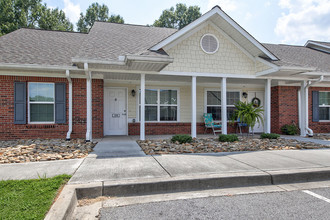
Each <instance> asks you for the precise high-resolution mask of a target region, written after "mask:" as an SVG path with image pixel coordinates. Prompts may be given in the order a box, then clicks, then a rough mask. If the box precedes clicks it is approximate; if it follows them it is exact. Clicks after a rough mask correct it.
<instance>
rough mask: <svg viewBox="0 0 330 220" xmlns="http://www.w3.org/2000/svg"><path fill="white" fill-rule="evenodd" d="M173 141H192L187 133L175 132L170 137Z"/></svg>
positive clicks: (182, 142) (181, 142)
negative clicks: (175, 133)
mask: <svg viewBox="0 0 330 220" xmlns="http://www.w3.org/2000/svg"><path fill="white" fill-rule="evenodd" d="M171 141H172V142H173V143H175V142H179V143H180V144H184V143H190V142H192V137H191V136H190V135H188V134H177V135H174V136H173V137H172V139H171Z"/></svg>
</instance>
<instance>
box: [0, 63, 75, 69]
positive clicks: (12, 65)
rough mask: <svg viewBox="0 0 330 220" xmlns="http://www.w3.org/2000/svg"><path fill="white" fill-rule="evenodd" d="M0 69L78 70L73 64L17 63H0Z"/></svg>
mask: <svg viewBox="0 0 330 220" xmlns="http://www.w3.org/2000/svg"><path fill="white" fill-rule="evenodd" d="M0 69H24V70H27V69H28V70H52V71H54V70H62V71H66V70H79V69H78V67H75V66H59V65H42V64H17V63H0Z"/></svg>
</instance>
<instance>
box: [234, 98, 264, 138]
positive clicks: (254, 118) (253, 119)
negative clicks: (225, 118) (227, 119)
mask: <svg viewBox="0 0 330 220" xmlns="http://www.w3.org/2000/svg"><path fill="white" fill-rule="evenodd" d="M235 107H236V109H235V111H234V115H233V117H232V122H233V123H234V122H235V121H237V120H238V119H239V120H240V122H241V123H245V124H247V126H248V128H250V129H251V131H252V135H253V134H254V132H253V128H254V126H255V125H256V123H257V122H258V123H259V124H260V123H263V121H264V120H263V111H264V110H263V109H262V106H257V107H256V106H254V104H253V103H252V102H251V103H246V102H238V103H236V104H235Z"/></svg>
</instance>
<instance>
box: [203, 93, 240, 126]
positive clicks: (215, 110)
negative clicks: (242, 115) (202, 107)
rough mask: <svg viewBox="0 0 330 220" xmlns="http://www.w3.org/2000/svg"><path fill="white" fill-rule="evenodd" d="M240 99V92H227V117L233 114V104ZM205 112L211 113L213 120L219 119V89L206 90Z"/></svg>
mask: <svg viewBox="0 0 330 220" xmlns="http://www.w3.org/2000/svg"><path fill="white" fill-rule="evenodd" d="M239 101H240V92H227V119H228V120H230V119H231V117H232V116H233V114H234V110H235V104H236V103H237V102H239ZM206 112H207V113H212V116H213V120H216V121H220V120H221V91H212V90H208V91H206Z"/></svg>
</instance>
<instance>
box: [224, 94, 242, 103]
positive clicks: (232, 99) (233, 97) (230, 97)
mask: <svg viewBox="0 0 330 220" xmlns="http://www.w3.org/2000/svg"><path fill="white" fill-rule="evenodd" d="M239 101H240V100H239V92H227V105H235V104H236V103H237V102H239Z"/></svg>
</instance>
